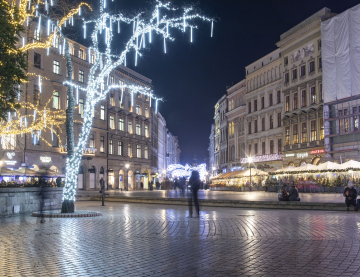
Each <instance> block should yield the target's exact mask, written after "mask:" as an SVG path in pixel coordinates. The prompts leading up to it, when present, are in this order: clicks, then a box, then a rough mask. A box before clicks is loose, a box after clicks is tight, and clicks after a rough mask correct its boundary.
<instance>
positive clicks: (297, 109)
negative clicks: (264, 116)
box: [277, 8, 333, 166]
mask: <svg viewBox="0 0 360 277" xmlns="http://www.w3.org/2000/svg"><path fill="white" fill-rule="evenodd" d="M332 16H333V14H331V12H330V10H329V9H327V8H323V9H321V10H320V11H319V12H317V13H315V14H314V15H312V16H310V17H309V18H307V19H306V20H304V21H303V22H301V23H300V24H298V25H296V26H295V27H293V28H292V29H290V30H288V31H287V32H285V33H283V34H282V35H281V36H280V41H279V42H278V43H277V46H278V47H279V49H280V53H281V57H282V64H283V66H284V72H283V97H284V105H283V114H284V116H283V134H284V136H283V141H284V151H283V155H284V159H283V161H284V162H283V165H284V166H288V165H294V166H299V165H302V164H305V163H311V164H319V163H320V162H323V161H324V160H325V154H324V152H325V151H324V117H323V94H322V62H321V31H320V25H321V22H322V21H324V20H327V19H329V18H330V17H332Z"/></svg>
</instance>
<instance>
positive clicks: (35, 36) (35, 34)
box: [34, 28, 41, 40]
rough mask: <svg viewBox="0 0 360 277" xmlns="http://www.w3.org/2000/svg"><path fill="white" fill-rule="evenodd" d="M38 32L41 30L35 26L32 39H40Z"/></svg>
mask: <svg viewBox="0 0 360 277" xmlns="http://www.w3.org/2000/svg"><path fill="white" fill-rule="evenodd" d="M40 32H41V29H40V30H39V29H38V28H35V30H34V39H35V40H40Z"/></svg>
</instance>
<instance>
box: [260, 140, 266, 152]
mask: <svg viewBox="0 0 360 277" xmlns="http://www.w3.org/2000/svg"><path fill="white" fill-rule="evenodd" d="M261 153H262V155H265V154H266V147H265V141H263V142H261Z"/></svg>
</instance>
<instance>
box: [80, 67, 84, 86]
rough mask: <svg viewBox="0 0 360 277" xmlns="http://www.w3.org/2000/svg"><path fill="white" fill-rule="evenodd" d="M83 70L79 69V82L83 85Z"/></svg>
mask: <svg viewBox="0 0 360 277" xmlns="http://www.w3.org/2000/svg"><path fill="white" fill-rule="evenodd" d="M84 80H85V78H84V70H81V69H79V82H80V83H84Z"/></svg>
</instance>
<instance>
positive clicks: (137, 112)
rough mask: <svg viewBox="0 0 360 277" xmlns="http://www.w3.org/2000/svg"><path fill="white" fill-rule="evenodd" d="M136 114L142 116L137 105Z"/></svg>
mask: <svg viewBox="0 0 360 277" xmlns="http://www.w3.org/2000/svg"><path fill="white" fill-rule="evenodd" d="M136 114H139V115H141V111H140V105H136Z"/></svg>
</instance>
